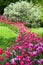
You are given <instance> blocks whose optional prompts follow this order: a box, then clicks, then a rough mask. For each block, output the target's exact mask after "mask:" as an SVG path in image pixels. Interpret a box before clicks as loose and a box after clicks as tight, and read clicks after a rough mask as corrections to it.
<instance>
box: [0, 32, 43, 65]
mask: <svg viewBox="0 0 43 65" xmlns="http://www.w3.org/2000/svg"><path fill="white" fill-rule="evenodd" d="M10 44H11V47H7V49H6V50H5V51H4V50H3V49H0V65H43V38H42V37H40V38H38V37H37V34H34V33H31V32H25V33H24V31H23V32H22V31H21V33H20V35H19V36H18V39H17V40H16V42H15V44H14V43H13V42H11V43H10Z"/></svg>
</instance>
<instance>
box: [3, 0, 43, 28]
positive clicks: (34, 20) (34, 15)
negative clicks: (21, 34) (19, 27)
mask: <svg viewBox="0 0 43 65" xmlns="http://www.w3.org/2000/svg"><path fill="white" fill-rule="evenodd" d="M41 8H42V7H41V6H38V5H34V4H33V3H32V2H30V3H29V2H27V1H21V2H16V3H11V4H9V5H8V6H7V7H6V8H5V9H4V13H3V15H5V16H7V17H6V19H8V20H12V21H14V22H15V21H22V22H27V23H28V24H27V25H28V27H39V26H40V25H41V24H40V20H41V18H42V19H43V17H41V14H42V11H41V10H40V9H41ZM42 9H43V8H42Z"/></svg>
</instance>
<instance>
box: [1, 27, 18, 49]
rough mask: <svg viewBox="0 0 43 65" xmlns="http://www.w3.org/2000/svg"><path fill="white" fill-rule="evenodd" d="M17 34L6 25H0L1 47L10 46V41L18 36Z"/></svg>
mask: <svg viewBox="0 0 43 65" xmlns="http://www.w3.org/2000/svg"><path fill="white" fill-rule="evenodd" d="M17 36H18V35H17V34H16V33H14V31H12V30H11V29H10V28H8V27H6V26H0V48H4V49H5V48H6V47H7V46H10V44H9V43H10V42H11V41H14V40H15V39H16V38H17Z"/></svg>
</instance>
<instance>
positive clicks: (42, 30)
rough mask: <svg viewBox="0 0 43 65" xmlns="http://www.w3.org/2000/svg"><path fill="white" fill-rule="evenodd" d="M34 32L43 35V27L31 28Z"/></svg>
mask: <svg viewBox="0 0 43 65" xmlns="http://www.w3.org/2000/svg"><path fill="white" fill-rule="evenodd" d="M31 30H32V32H34V33H37V34H38V35H39V36H43V28H31Z"/></svg>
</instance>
